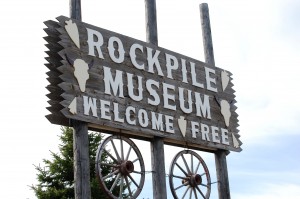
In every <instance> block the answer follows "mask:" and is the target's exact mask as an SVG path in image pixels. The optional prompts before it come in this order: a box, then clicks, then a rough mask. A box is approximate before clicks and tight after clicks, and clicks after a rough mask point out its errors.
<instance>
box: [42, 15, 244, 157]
mask: <svg viewBox="0 0 300 199" xmlns="http://www.w3.org/2000/svg"><path fill="white" fill-rule="evenodd" d="M57 19H58V22H56V24H55V25H53V24H52V22H51V23H50V24H52V26H55V28H56V31H57V32H58V37H59V42H58V43H59V45H61V46H62V47H63V50H60V51H59V52H57V54H58V55H59V58H58V57H57V55H55V56H51V55H52V54H50V56H51V57H50V58H47V59H48V61H49V66H47V67H48V68H51V69H50V70H53V71H54V70H58V71H59V73H61V75H60V76H59V78H60V79H61V80H62V82H61V83H60V84H57V82H58V80H59V79H54V77H52V76H51V77H50V76H49V78H50V79H49V80H50V81H51V82H53V83H55V84H56V86H57V85H58V87H59V88H60V89H62V90H63V93H66V94H68V96H69V97H67V98H65V97H63V98H64V100H62V101H61V105H62V106H63V107H64V108H63V109H62V110H61V113H63V115H64V117H67V118H69V119H76V120H81V121H85V122H88V123H93V124H95V125H94V127H95V126H97V125H98V129H99V130H102V129H105V128H107V127H104V126H103V125H105V126H108V127H111V129H114V130H113V132H120V129H121V130H122V131H125V132H126V131H133V132H134V133H133V134H134V135H136V136H138V137H140V138H141V139H142V138H143V136H144V137H149V136H152V137H153V136H157V135H158V136H162V137H165V139H166V140H168V143H172V142H174V144H175V145H177V144H179V145H181V143H186V142H188V143H190V144H191V145H197V144H198V145H199V148H205V149H207V148H208V149H210V150H215V149H218V148H219V149H226V150H231V151H241V148H240V147H239V148H234V147H233V145H232V137H231V136H232V133H235V135H236V134H237V133H238V129H237V128H238V114H237V113H236V111H235V110H236V106H235V103H236V101H235V94H234V93H235V91H234V89H233V86H234V85H233V83H232V74H231V73H230V72H229V71H227V73H228V74H229V78H230V82H229V84H228V86H227V88H226V90H225V91H222V85H221V83H220V82H221V72H222V71H223V69H221V68H218V67H213V66H211V65H207V64H205V63H203V62H201V61H198V60H195V59H193V58H190V57H187V56H185V55H181V54H178V53H176V52H172V51H170V50H167V49H164V48H160V47H157V46H155V45H153V44H150V43H146V42H142V41H139V40H136V39H133V38H130V37H127V36H124V35H121V34H118V33H114V32H111V31H108V30H105V29H102V28H99V27H95V26H92V25H90V24H86V23H82V22H79V21H76V20H74V22H75V23H76V24H77V26H78V29H79V35H80V41H81V44H80V49H78V48H77V47H76V46H75V44H74V43H73V42H72V41H71V39H70V37H69V36H68V35H67V33H66V30H65V29H64V25H65V21H66V20H69V18H67V17H64V16H60V17H58V18H57ZM48 25H49V24H48ZM49 26H50V25H49ZM52 26H51V27H50V29H51V30H52V29H54V28H53V27H52ZM87 28H89V29H93V30H97V31H98V32H100V33H101V34H102V36H103V40H104V43H103V45H102V47H101V51H102V54H103V57H104V59H100V58H97V57H94V56H90V55H88V45H87V42H86V41H87ZM51 34H52V33H51ZM52 35H53V34H52ZM56 35H57V33H56ZM112 36H115V37H118V38H119V39H120V40H121V41H122V43H123V46H124V50H125V56H124V57H125V60H124V61H123V62H122V63H121V64H117V63H115V62H113V61H112V60H111V58H110V55H109V52H108V48H107V47H108V40H109V38H110V37H112ZM49 37H50V36H49ZM134 43H137V44H140V45H142V46H143V52H140V51H139V50H138V51H136V52H137V53H136V56H137V62H139V63H145V70H138V69H136V68H135V67H134V66H133V65H132V63H131V60H130V55H129V50H130V47H131V45H132V44H134ZM147 47H148V48H151V49H153V52H155V51H156V50H159V51H160V54H159V56H158V60H159V63H160V65H161V68H162V72H163V74H164V75H165V76H166V74H167V69H166V57H165V53H167V54H170V55H173V56H175V57H176V58H177V59H178V61H179V68H178V70H176V71H174V72H173V73H172V76H173V79H170V78H166V77H161V76H158V75H157V71H156V70H154V74H152V73H149V72H147V70H148V64H147V52H146V51H147ZM54 49H55V48H54ZM76 58H80V59H82V60H84V61H85V62H86V63H93V64H92V66H91V68H90V69H89V79H88V80H87V82H86V91H85V93H82V92H81V91H80V89H79V85H78V82H77V80H76V78H75V76H74V67H73V66H72V65H71V63H70V60H73V61H74V60H75V59H76ZM181 59H184V60H186V69H187V71H188V72H187V81H188V83H184V82H182V78H183V76H182V73H181V70H182V64H181V62H180V60H181ZM190 62H193V63H195V66H196V67H195V71H196V74H197V76H196V77H197V82H201V83H202V84H203V85H204V88H199V87H195V86H192V85H191V83H192V78H191V75H192V73H191V65H190ZM103 66H106V67H109V68H110V70H111V73H112V75H113V76H114V75H115V74H116V71H117V70H119V71H122V79H123V83H124V86H123V90H124V96H125V98H120V97H117V96H114V95H107V94H105V93H104V86H105V85H104V80H103V78H104V72H103ZM205 68H209V69H213V70H214V71H215V74H211V77H213V78H215V79H216V85H215V87H216V88H217V90H218V93H215V92H212V91H210V90H208V89H206V88H207V83H206V81H205V70H206V69H205ZM127 73H128V74H129V73H130V74H133V76H134V79H133V86H134V88H135V91H134V92H135V93H137V89H136V88H137V85H138V83H137V81H136V79H137V76H141V77H142V87H143V93H142V95H143V100H141V101H139V102H136V101H133V100H131V98H129V97H128V87H127V84H128V82H127ZM53 75H54V73H53ZM149 79H152V80H155V81H157V82H159V88H156V90H157V92H158V93H159V97H160V101H161V103H160V104H159V105H158V106H151V105H149V104H148V102H147V100H148V99H152V96H151V95H150V93H149V92H148V91H147V89H146V86H145V82H146V81H147V80H149ZM163 83H166V84H170V85H174V87H175V90H174V91H170V93H173V94H174V95H175V101H174V102H172V101H171V102H170V103H171V104H173V105H176V107H177V110H176V111H173V110H169V109H166V108H164V107H163V103H162V102H163V95H162V94H161V93H162V92H163ZM179 87H181V88H183V89H184V90H185V93H184V96H185V98H186V97H187V92H186V91H187V90H190V91H191V92H192V99H193V110H194V111H193V113H191V114H186V113H184V112H183V111H182V110H181V109H180V108H179V107H180V102H179V98H178V92H179V90H178V88H179ZM53 91H55V92H56V90H53ZM57 92H58V91H57ZM196 92H197V93H200V95H201V97H202V99H203V96H204V95H208V96H209V103H210V108H211V117H212V119H208V118H205V117H201V116H196V114H195V109H196V106H195V93H196ZM61 95H62V93H59V96H61ZM70 96H72V97H70ZM83 96H88V97H94V98H96V99H97V107H98V108H97V115H98V116H99V115H100V107H99V106H100V100H107V101H110V102H111V106H110V111H109V115H110V116H111V117H112V118H113V116H114V112H113V109H112V107H113V103H114V102H115V103H118V104H119V110H120V114H124V112H125V110H126V108H127V107H128V106H133V107H135V109H136V112H138V111H139V110H141V109H145V110H147V112H150V111H153V112H156V113H157V114H163V115H169V116H172V117H174V121H173V122H174V130H175V134H169V133H165V132H161V131H157V130H152V129H151V128H150V124H151V121H150V120H149V126H148V128H142V127H141V126H139V125H137V126H132V125H128V124H127V123H126V122H125V123H120V124H118V123H116V122H114V121H109V120H103V119H101V118H100V117H98V118H96V117H92V115H90V116H85V115H84V114H83V106H82V103H83ZM74 97H78V100H79V101H78V103H77V104H78V107H77V109H78V114H77V115H73V114H71V113H70V112H69V110H68V105H69V104H70V103H71V101H72V100H73V99H74ZM220 100H227V101H228V102H229V103H230V110H231V113H232V114H231V118H230V125H229V127H226V125H225V122H224V118H223V116H222V114H221V112H220V110H221V108H220ZM185 106H187V103H185ZM180 116H183V117H184V118H185V119H186V120H187V121H188V125H187V135H186V137H185V138H183V137H182V135H181V133H180V131H179V127H178V124H177V119H178V118H179V117H180ZM134 117H135V119H138V118H137V116H136V115H135V116H134ZM191 121H194V122H199V123H204V124H206V125H209V126H217V127H220V128H226V129H228V131H229V132H230V133H229V135H228V136H229V142H230V145H229V146H228V145H224V144H219V143H213V142H207V141H205V140H202V139H201V133H198V134H197V137H196V138H193V137H192V135H191V123H190V122H191ZM66 125H68V124H66ZM116 126H117V127H118V128H120V129H118V128H116ZM236 137H239V136H236ZM211 139H212V138H210V140H211ZM239 143H240V144H241V142H240V141H239ZM185 145H186V144H185ZM185 145H184V146H185Z"/></svg>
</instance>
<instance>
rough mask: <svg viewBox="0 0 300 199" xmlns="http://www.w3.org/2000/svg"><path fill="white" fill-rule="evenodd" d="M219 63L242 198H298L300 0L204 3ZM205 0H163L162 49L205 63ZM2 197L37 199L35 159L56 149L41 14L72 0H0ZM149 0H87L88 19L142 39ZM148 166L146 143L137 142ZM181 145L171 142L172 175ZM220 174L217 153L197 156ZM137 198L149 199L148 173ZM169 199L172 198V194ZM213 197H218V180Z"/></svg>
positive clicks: (231, 166) (52, 14)
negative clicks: (231, 97)
mask: <svg viewBox="0 0 300 199" xmlns="http://www.w3.org/2000/svg"><path fill="white" fill-rule="evenodd" d="M206 2H207V3H208V5H209V9H210V17H211V28H212V37H213V44H214V52H215V63H216V66H218V67H220V68H223V69H226V70H228V71H230V72H232V73H233V83H234V85H235V86H234V89H235V90H236V99H237V101H238V102H237V106H238V109H237V113H238V114H239V121H240V122H239V124H240V127H239V130H240V135H241V138H240V139H241V141H242V142H243V145H242V148H243V151H242V152H241V153H235V152H231V153H230V154H229V156H227V163H228V171H229V182H230V188H231V196H232V198H236V199H282V198H293V199H297V198H300V180H299V179H300V156H299V152H300V145H299V140H300V132H299V127H298V126H299V124H300V100H299V95H300V94H299V93H298V92H299V91H300V90H299V89H300V80H299V78H298V75H299V74H300V56H299V55H300V20H299V19H300V12H299V10H300V1H299V0H264V1H258V0H251V1H250V0H243V1H240V0H236V1H233V0H227V1H219V0H214V1H209V0H208V1H206ZM200 3H203V1H200V0H157V19H158V43H159V46H161V47H164V48H166V49H169V50H172V51H175V52H178V53H180V54H184V55H187V56H189V57H193V58H195V59H198V60H200V61H204V55H203V45H202V35H201V26H200V14H199V4H200ZM0 9H1V12H0V17H1V26H0V31H1V34H0V50H1V51H0V52H1V55H0V57H1V62H0V63H1V66H0V75H1V76H0V89H1V98H0V102H1V103H0V104H1V109H0V120H1V123H0V124H1V133H0V158H1V160H0V161H1V164H0V187H1V191H0V198H5V199H16V198H18V199H21V198H23V199H27V198H28V199H33V198H35V196H34V193H33V192H32V191H31V190H30V188H29V187H28V185H31V184H35V183H36V182H37V181H36V171H35V169H34V166H33V165H34V164H35V165H38V164H41V163H42V159H43V158H49V157H50V153H49V151H50V150H51V151H57V150H58V149H57V147H58V143H59V142H58V137H57V135H59V133H60V127H59V126H56V125H53V124H51V123H50V122H49V121H47V119H46V118H45V115H47V114H49V112H48V111H47V110H46V108H45V107H47V106H48V104H47V97H46V96H45V95H46V94H47V93H48V91H47V90H46V89H45V87H46V86H47V84H48V83H47V80H46V74H45V73H46V72H47V68H46V67H45V66H44V64H45V63H46V61H45V60H44V57H45V56H46V54H45V53H44V51H46V50H47V49H46V47H45V46H44V44H45V43H46V42H45V41H44V40H43V37H44V36H46V33H45V32H44V31H43V28H45V27H46V26H45V25H44V24H43V21H46V20H50V19H51V20H55V18H56V17H57V16H60V15H65V16H69V1H68V0H48V1H45V0H44V1H40V0H26V1H25V0H10V1H1V2H0ZM144 16H145V12H144V1H143V0H129V1H122V0H109V1H104V0H98V1H96V0H85V1H83V2H82V20H83V21H84V22H87V23H89V24H93V25H95V26H98V27H102V28H105V29H108V30H111V31H114V32H118V33H121V34H124V35H127V36H130V37H133V38H136V39H139V40H142V41H145V38H146V37H145V35H146V34H145V22H144ZM138 145H139V147H140V150H141V152H142V153H143V157H144V159H145V164H146V170H151V167H150V164H151V163H150V162H149V159H150V158H149V152H150V146H149V144H148V143H140V142H138ZM180 150H181V149H180V148H175V149H174V148H171V147H166V148H165V153H166V154H167V155H166V172H168V170H169V168H168V167H169V164H170V161H171V159H172V158H173V156H175V154H176V153H177V152H178V151H180ZM200 154H201V155H202V156H203V158H204V160H205V161H206V163H207V164H208V166H209V170H210V172H211V175H212V176H211V178H212V181H213V182H214V181H216V176H215V167H214V156H213V155H212V154H207V153H200ZM146 176H147V177H146V179H147V180H146V183H145V187H144V190H143V192H142V194H141V196H140V198H152V190H151V189H152V188H151V186H152V185H151V174H147V175H146ZM168 198H172V197H171V195H168ZM211 198H217V185H216V184H213V185H212V195H211Z"/></svg>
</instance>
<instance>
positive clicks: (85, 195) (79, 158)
mask: <svg viewBox="0 0 300 199" xmlns="http://www.w3.org/2000/svg"><path fill="white" fill-rule="evenodd" d="M72 125H73V129H74V130H73V138H74V140H73V153H74V182H75V186H74V190H75V199H90V198H91V187H90V160H89V158H90V157H89V138H88V126H87V123H85V122H81V121H77V120H72Z"/></svg>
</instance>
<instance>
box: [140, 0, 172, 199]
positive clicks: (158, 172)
mask: <svg viewBox="0 0 300 199" xmlns="http://www.w3.org/2000/svg"><path fill="white" fill-rule="evenodd" d="M145 15H146V17H145V20H146V21H145V22H146V39H147V42H148V43H151V44H154V45H156V46H158V36H157V17H156V0H145ZM150 144H151V167H152V186H153V198H155V199H165V198H167V190H166V172H165V155H164V141H163V138H162V137H157V136H155V137H154V138H153V139H152V140H151V142H150Z"/></svg>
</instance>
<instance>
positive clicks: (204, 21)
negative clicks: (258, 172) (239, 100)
mask: <svg viewBox="0 0 300 199" xmlns="http://www.w3.org/2000/svg"><path fill="white" fill-rule="evenodd" d="M200 18H201V26H202V37H203V46H204V56H205V62H206V63H208V64H210V65H212V66H214V65H215V59H214V50H213V43H212V36H211V29H210V20H209V10H208V5H207V4H206V3H202V4H200ZM227 153H228V151H225V150H218V151H217V152H216V153H215V163H216V171H217V179H218V192H219V199H230V189H229V180H228V171H227V162H226V154H227Z"/></svg>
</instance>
